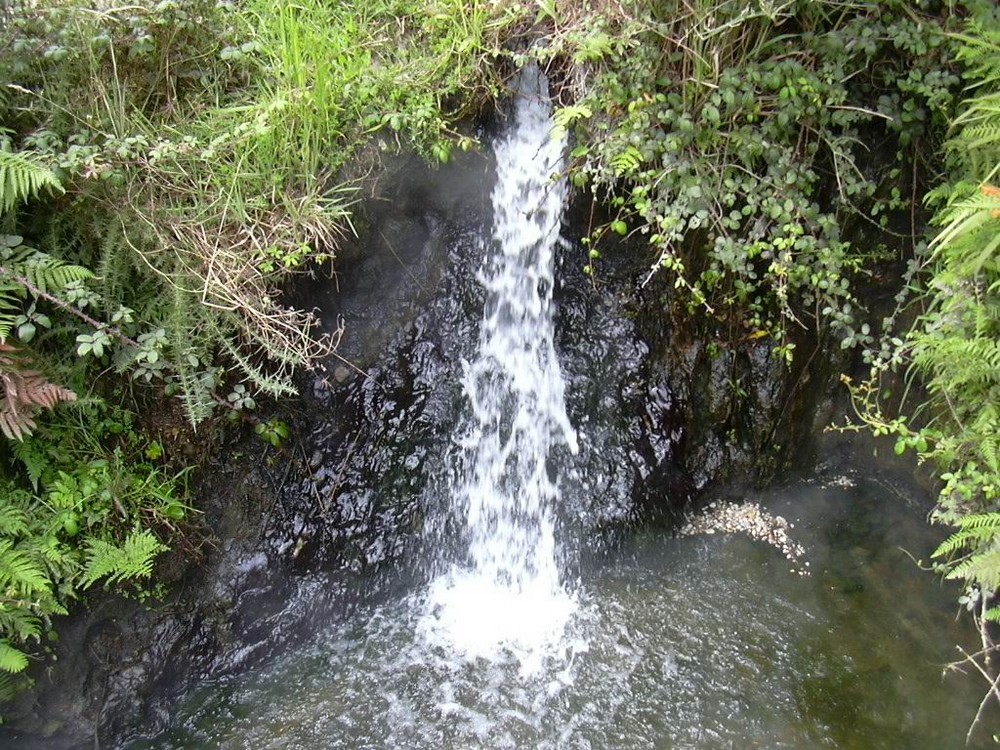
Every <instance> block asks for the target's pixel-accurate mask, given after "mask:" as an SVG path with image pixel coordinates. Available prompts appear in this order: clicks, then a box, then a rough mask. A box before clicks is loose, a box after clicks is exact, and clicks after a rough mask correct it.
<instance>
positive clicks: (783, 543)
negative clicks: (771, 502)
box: [677, 502, 809, 575]
mask: <svg viewBox="0 0 1000 750" xmlns="http://www.w3.org/2000/svg"><path fill="white" fill-rule="evenodd" d="M792 528H794V525H793V524H790V523H789V522H788V521H786V520H785V519H784V518H782V517H781V516H778V515H775V514H774V513H769V512H768V511H766V510H764V509H763V508H761V507H760V505H758V504H757V503H751V502H743V503H736V504H733V503H721V502H713V503H710V504H709V505H708V507H706V508H705V510H704V512H702V513H701V514H699V515H697V516H695V517H694V518H689V519H688V520H687V523H685V524H684V525H683V526H682V527H681V528H680V529H679V530H678V532H677V533H678V535H679V536H696V535H699V534H716V533H722V534H746V535H747V536H749V537H750V538H751V539H756V540H758V541H761V542H765V543H766V544H769V545H771V546H772V547H774V548H775V549H777V550H778V551H779V552H781V553H782V554H783V555H784V556H785V558H786V559H787V560H791V561H792V562H799V561H800V560H801V559H802V557H803V556H804V555H805V550H804V549H803V548H802V545H800V544H798V543H797V542H795V541H794V540H793V539H792V538H791V537H790V536H789V535H788V531H789V529H792ZM808 567H809V563H808V561H807V562H805V563H804V565H803V567H801V568H799V569H798V570H797V571H796V572H797V573H799V575H809V571H808V570H806V568H808Z"/></svg>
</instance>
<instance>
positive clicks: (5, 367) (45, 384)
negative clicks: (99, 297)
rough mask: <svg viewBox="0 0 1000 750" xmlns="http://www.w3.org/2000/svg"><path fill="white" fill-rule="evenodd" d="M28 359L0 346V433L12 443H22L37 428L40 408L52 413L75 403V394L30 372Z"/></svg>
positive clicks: (0, 344) (34, 371) (36, 373)
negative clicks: (0, 388) (35, 417)
mask: <svg viewBox="0 0 1000 750" xmlns="http://www.w3.org/2000/svg"><path fill="white" fill-rule="evenodd" d="M26 362H27V360H26V358H24V357H23V356H20V355H19V353H18V352H17V350H16V349H14V347H12V346H8V345H7V344H4V343H2V342H0V386H2V387H3V391H4V395H3V400H2V401H0V432H3V434H4V435H6V436H7V438H8V439H10V440H23V439H24V437H25V436H26V435H28V434H29V433H30V432H31V431H32V430H33V429H35V427H36V426H37V425H36V424H35V420H34V413H35V411H36V410H37V409H38V408H44V409H53V408H55V406H56V405H57V404H59V403H63V402H68V401H75V400H76V393H74V392H73V391H71V390H70V389H68V388H64V387H63V386H61V385H56V384H55V383H51V382H49V381H48V380H47V379H46V378H45V376H44V375H42V374H41V373H40V372H38V371H37V370H28V369H25V367H26Z"/></svg>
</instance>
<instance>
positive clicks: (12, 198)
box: [0, 151, 63, 213]
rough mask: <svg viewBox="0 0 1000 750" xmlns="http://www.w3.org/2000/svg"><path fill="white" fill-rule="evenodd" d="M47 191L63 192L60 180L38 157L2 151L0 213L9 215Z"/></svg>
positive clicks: (0, 163)
mask: <svg viewBox="0 0 1000 750" xmlns="http://www.w3.org/2000/svg"><path fill="white" fill-rule="evenodd" d="M46 189H47V190H51V191H53V192H57V193H61V192H63V188H62V185H60V184H59V180H58V179H57V178H56V176H55V175H54V174H53V173H52V171H51V170H49V169H46V168H45V167H43V166H42V165H41V164H40V163H39V162H38V159H37V157H35V156H34V155H33V154H31V153H29V152H20V153H11V152H9V151H0V213H7V212H8V211H10V210H12V209H13V208H14V206H16V205H17V204H18V203H20V202H22V201H26V200H29V199H30V198H33V197H35V196H36V195H38V194H39V193H41V192H42V191H43V190H46Z"/></svg>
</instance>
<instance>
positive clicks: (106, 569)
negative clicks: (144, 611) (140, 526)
mask: <svg viewBox="0 0 1000 750" xmlns="http://www.w3.org/2000/svg"><path fill="white" fill-rule="evenodd" d="M166 549H167V547H166V546H165V545H164V544H162V543H160V541H159V540H158V539H157V538H156V537H155V536H153V535H152V534H151V533H150V532H148V531H133V532H132V533H131V534H129V536H128V538H127V539H126V540H125V542H124V543H123V544H122V545H121V546H120V547H119V546H116V545H113V544H109V543H108V542H105V541H103V540H100V539H88V540H87V550H86V552H85V554H84V557H85V563H84V573H83V579H82V581H81V585H82V586H83V588H90V587H91V586H93V585H94V583H96V582H97V581H98V580H100V579H102V578H105V579H106V580H107V582H108V583H120V582H122V581H125V580H129V579H133V578H149V576H150V575H152V572H153V562H154V561H155V559H156V556H157V555H159V554H160V553H161V552H164V551H166Z"/></svg>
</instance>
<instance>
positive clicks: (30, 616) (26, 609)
mask: <svg viewBox="0 0 1000 750" xmlns="http://www.w3.org/2000/svg"><path fill="white" fill-rule="evenodd" d="M0 633H3V634H6V636H7V637H13V638H15V639H17V640H18V641H19V642H22V643H23V642H24V641H27V640H30V639H32V638H39V637H40V636H41V634H42V622H41V620H40V619H39V618H38V616H37V615H36V614H35V612H34V608H33V607H32V606H31V604H30V603H28V602H23V601H14V602H0Z"/></svg>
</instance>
